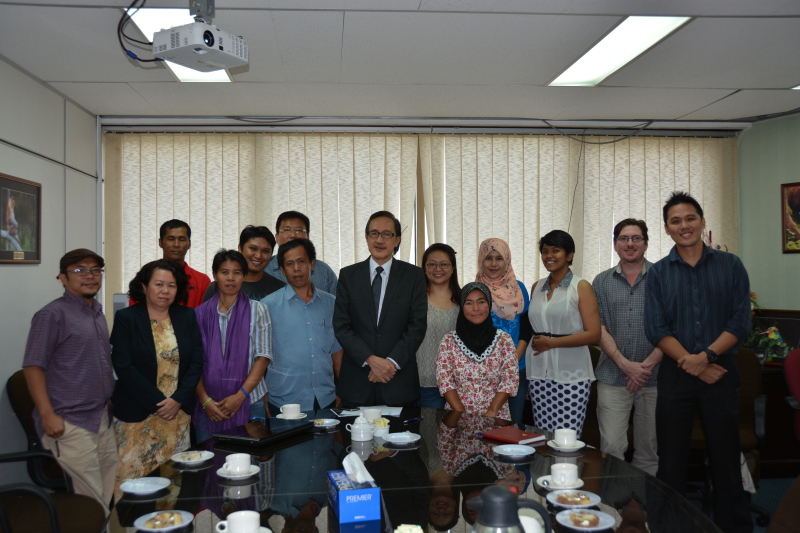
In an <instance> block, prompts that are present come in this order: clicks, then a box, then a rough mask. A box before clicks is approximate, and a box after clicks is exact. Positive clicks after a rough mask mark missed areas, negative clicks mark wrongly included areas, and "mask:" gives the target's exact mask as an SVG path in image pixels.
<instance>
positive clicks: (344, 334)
mask: <svg viewBox="0 0 800 533" xmlns="http://www.w3.org/2000/svg"><path fill="white" fill-rule="evenodd" d="M365 237H366V240H367V246H368V247H369V253H370V257H369V259H367V260H366V261H362V262H361V263H356V264H354V265H350V266H348V267H345V268H343V269H342V270H341V272H340V273H339V283H338V285H337V288H336V307H335V308H334V312H333V329H334V332H335V333H336V338H337V339H338V340H339V343H340V344H341V345H342V347H343V348H344V357H343V358H342V369H341V372H340V374H339V382H338V384H337V388H336V389H337V394H338V396H339V398H341V399H342V406H343V407H357V406H364V405H391V406H401V407H402V406H413V405H414V403H415V401H416V400H417V398H419V375H418V371H417V358H416V357H417V349H418V348H419V345H420V344H422V339H424V338H425V330H426V329H427V327H428V316H427V314H428V297H427V293H426V289H425V274H424V273H423V271H422V269H421V268H419V267H416V266H414V265H411V264H409V263H406V262H404V261H400V260H399V259H398V260H395V259H394V254H395V253H397V250H399V249H400V238H401V228H400V221H399V220H397V219H396V218H395V216H394V215H393V214H391V213H390V212H388V211H378V212H376V213H373V214H372V216H370V217H369V220H368V221H367V226H366V229H365Z"/></svg>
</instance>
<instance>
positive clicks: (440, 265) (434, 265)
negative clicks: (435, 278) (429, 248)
mask: <svg viewBox="0 0 800 533" xmlns="http://www.w3.org/2000/svg"><path fill="white" fill-rule="evenodd" d="M451 266H452V265H450V263H444V262H442V263H434V262H433V261H431V262H430V263H425V268H427V269H428V270H436V269H437V268H441V269H442V270H447V269H448V268H450V267H451Z"/></svg>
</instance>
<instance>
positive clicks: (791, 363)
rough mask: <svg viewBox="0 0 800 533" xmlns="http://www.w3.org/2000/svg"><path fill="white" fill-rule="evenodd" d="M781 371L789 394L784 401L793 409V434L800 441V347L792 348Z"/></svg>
mask: <svg viewBox="0 0 800 533" xmlns="http://www.w3.org/2000/svg"><path fill="white" fill-rule="evenodd" d="M783 373H784V375H785V376H786V384H787V385H788V386H789V393H790V394H791V396H787V397H786V401H787V402H789V405H790V406H791V407H792V409H794V434H795V436H796V437H797V440H798V441H800V348H798V349H797V350H792V351H791V352H789V355H787V356H786V361H784V363H783Z"/></svg>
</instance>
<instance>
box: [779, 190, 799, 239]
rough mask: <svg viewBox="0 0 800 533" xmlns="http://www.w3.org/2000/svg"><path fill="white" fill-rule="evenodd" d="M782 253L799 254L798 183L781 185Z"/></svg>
mask: <svg viewBox="0 0 800 533" xmlns="http://www.w3.org/2000/svg"><path fill="white" fill-rule="evenodd" d="M781 233H782V235H781V239H782V242H783V253H785V254H796V253H800V182H797V183H784V184H782V185H781Z"/></svg>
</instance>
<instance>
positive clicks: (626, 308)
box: [23, 193, 750, 531]
mask: <svg viewBox="0 0 800 533" xmlns="http://www.w3.org/2000/svg"><path fill="white" fill-rule="evenodd" d="M663 216H664V227H665V231H666V232H667V234H668V235H670V236H671V237H672V239H673V240H674V242H675V247H674V248H673V249H672V251H671V252H670V254H669V255H668V256H667V257H665V258H664V259H662V260H661V261H659V262H657V263H655V264H653V263H650V262H649V261H647V260H646V259H644V254H645V251H646V250H647V243H648V233H647V225H646V224H645V223H644V222H643V221H641V220H635V219H625V220H622V221H621V222H619V223H618V224H617V225H616V227H615V228H614V236H613V238H614V248H615V251H616V253H617V254H618V256H619V263H618V264H617V266H615V267H613V268H611V269H609V270H607V271H605V272H602V273H600V274H599V275H598V276H597V277H596V278H595V280H594V283H593V284H590V283H589V282H588V281H586V280H583V279H581V278H579V277H578V276H577V275H575V274H574V273H573V272H572V270H571V268H570V266H571V265H572V262H573V259H574V257H575V253H576V249H575V243H574V241H573V239H572V237H571V236H570V235H569V234H568V233H566V232H564V231H561V230H555V231H551V232H549V233H547V234H546V235H544V236H543V237H542V238H541V239H540V241H539V251H540V254H541V260H542V264H543V266H544V268H545V270H546V271H547V272H548V275H547V276H546V277H544V278H542V279H540V280H538V281H537V282H535V283H534V284H533V285H532V286H531V290H530V293H528V291H527V290H526V287H525V285H524V284H523V283H522V282H521V281H520V280H517V278H516V276H515V274H514V269H513V267H512V265H511V251H510V249H509V246H508V244H507V243H506V242H505V241H504V240H502V239H498V238H492V239H487V240H485V241H483V242H482V243H481V245H480V250H479V260H478V265H477V272H476V274H475V281H473V282H470V283H467V284H466V285H465V286H464V287H463V288H462V287H461V286H460V285H459V281H458V273H457V268H456V251H455V250H454V249H453V248H452V247H450V246H448V245H447V244H442V243H436V244H433V245H431V246H430V247H429V248H428V249H427V250H426V251H425V253H424V254H423V257H422V261H421V264H422V268H420V267H417V266H414V265H411V264H409V263H406V262H404V261H401V260H399V259H396V258H394V255H395V253H396V252H397V251H398V250H399V247H400V241H401V239H402V234H401V232H402V229H401V224H400V221H399V220H398V219H397V218H396V217H395V216H394V215H393V214H392V213H390V212H388V211H378V212H376V213H374V214H372V215H371V216H370V218H369V220H368V221H367V223H366V226H365V230H364V232H365V239H366V243H367V246H368V248H369V252H370V257H369V258H367V259H366V260H364V261H362V262H359V263H356V264H354V265H351V266H347V267H344V268H342V269H341V271H340V273H339V277H338V279H337V277H336V275H335V274H334V273H333V271H332V269H331V268H330V267H329V266H328V265H326V264H325V263H324V262H323V261H321V260H319V259H317V257H316V249H315V247H314V245H313V243H312V242H311V241H310V240H309V239H308V236H309V230H310V227H309V220H308V218H307V217H306V216H305V215H303V214H302V213H299V212H296V211H289V212H286V213H282V214H281V215H280V216H279V217H278V220H277V222H276V233H275V234H274V235H273V233H272V232H271V231H270V230H269V229H268V228H266V227H263V226H258V227H257V226H248V227H247V228H245V229H244V230H243V231H242V233H241V236H240V240H239V246H238V250H220V251H219V252H218V253H217V254H216V255H215V257H214V260H213V264H212V273H213V278H214V279H213V282H212V280H211V279H209V278H208V277H207V276H205V275H204V274H202V273H200V272H198V271H196V270H194V269H192V268H191V267H189V265H188V264H187V263H186V261H185V257H186V253H187V251H188V250H189V248H190V247H191V230H190V228H189V226H188V224H186V223H185V222H182V221H179V220H170V221H168V222H165V223H164V224H163V225H162V227H161V233H160V238H159V246H160V247H161V249H162V250H163V258H162V259H159V260H157V261H153V262H151V263H148V264H146V265H144V266H143V267H142V269H141V270H140V271H139V272H138V273H137V274H136V276H135V277H134V279H133V280H132V281H131V282H130V285H129V295H130V298H131V303H132V305H131V306H130V307H128V308H126V309H123V310H120V311H118V312H117V314H116V316H115V320H114V327H113V331H112V332H111V335H110V342H109V335H108V331H107V328H106V325H105V319H104V317H103V313H102V308H101V306H100V303H99V302H98V301H97V300H96V299H95V298H94V296H95V295H96V293H97V291H98V290H99V289H100V286H101V282H102V272H103V267H104V261H103V258H102V257H100V256H99V255H97V254H95V253H94V252H92V251H90V250H86V249H79V250H73V251H72V252H69V253H67V254H66V255H65V256H64V257H63V258H62V259H61V265H60V267H61V271H60V274H59V276H58V279H60V280H61V282H62V284H63V285H64V288H65V292H64V295H63V296H62V297H61V298H59V299H57V300H55V301H54V302H51V303H50V304H48V305H47V306H45V307H44V308H43V309H42V310H40V311H39V312H38V313H37V314H36V315H35V316H34V319H33V322H32V327H31V333H30V336H29V340H28V346H27V349H26V354H25V360H24V363H23V366H24V369H25V375H26V377H27V379H28V383H29V388H30V390H31V394H32V397H33V399H34V403H35V404H36V410H35V421H36V424H37V430H38V431H39V433H40V435H41V436H42V441H43V444H44V445H45V447H47V448H48V449H51V450H54V453H55V454H56V456H57V458H58V459H59V462H61V463H62V465H64V467H65V469H66V470H67V472H68V473H69V474H70V475H71V476H72V477H73V480H74V483H75V488H76V491H77V492H80V493H84V494H89V495H92V496H94V497H95V498H96V499H98V500H99V501H101V502H102V503H104V505H106V506H107V505H108V503H109V502H110V500H111V495H112V494H113V491H114V489H115V487H117V488H118V486H119V483H120V481H123V480H124V479H127V478H133V477H139V476H142V475H145V474H147V473H148V472H149V471H151V470H152V469H154V468H155V467H156V466H158V465H159V464H161V463H164V462H166V461H167V460H168V459H169V457H170V456H171V455H172V454H173V453H175V452H178V451H182V450H184V449H186V448H187V447H188V446H189V445H190V429H189V428H190V425H192V426H193V427H194V433H195V435H196V438H197V440H198V441H202V440H205V439H207V438H209V437H210V436H211V435H212V434H213V433H215V432H218V431H221V430H225V429H228V428H231V427H235V426H237V425H241V424H243V423H245V422H247V421H248V419H252V418H259V417H266V416H275V415H277V414H278V413H279V412H280V406H282V405H284V404H287V403H298V404H300V405H301V409H302V410H304V411H311V410H319V409H323V408H328V407H333V406H342V407H356V406H366V405H383V404H385V405H391V406H421V407H436V408H443V407H444V408H446V409H450V410H454V411H460V412H465V413H474V414H480V415H485V416H490V417H499V418H504V419H510V420H513V421H514V422H518V423H522V413H523V409H524V406H525V400H526V397H529V398H530V401H531V407H532V411H533V417H534V425H535V426H536V427H538V428H540V429H545V430H550V431H553V430H555V429H557V428H572V429H575V430H576V431H577V432H578V435H580V433H581V431H582V428H583V423H584V420H585V417H586V407H587V404H588V399H589V391H590V388H591V382H592V381H594V380H595V372H596V374H597V379H598V381H599V383H598V410H597V416H598V420H599V423H600V429H601V438H602V443H601V445H602V448H603V450H604V451H607V452H608V453H611V454H613V455H616V456H618V457H623V455H624V452H625V450H626V448H627V427H628V420H629V417H630V413H631V409H634V427H635V439H634V447H635V453H634V464H635V465H637V466H639V467H641V468H642V469H644V470H646V471H648V472H650V473H653V474H655V473H656V472H657V474H658V476H659V477H660V478H661V479H663V480H664V481H666V482H667V483H669V484H670V485H672V486H673V487H675V488H677V489H678V490H683V489H684V484H685V478H686V464H687V460H688V449H689V436H690V433H691V424H692V419H693V413H694V412H695V411H696V410H698V411H699V412H700V415H701V419H702V421H703V425H704V429H705V430H706V434H707V442H708V449H709V458H710V464H711V469H712V476H713V479H714V487H715V493H716V495H717V496H716V498H715V516H716V517H717V523H718V524H719V525H720V526H721V527H722V528H723V529H724V530H726V531H735V530H736V531H738V530H742V531H744V530H747V529H745V528H742V526H741V524H742V523H745V519H746V520H747V523H749V516H747V517H744V516H738V515H737V512H736V511H734V512H731V510H730V509H731V504H732V502H736V501H739V499H740V498H744V494H743V492H742V486H741V482H740V477H739V455H738V450H739V447H738V429H737V428H738V414H737V412H736V406H737V403H736V386H737V376H736V366H735V359H734V353H735V350H736V348H737V346H738V345H739V344H740V343H741V341H742V340H743V339H745V338H746V337H747V334H748V333H749V327H750V326H749V305H748V304H749V298H748V294H749V292H748V291H749V284H748V279H747V273H746V272H745V270H744V267H743V266H742V264H741V262H740V261H739V259H738V258H736V256H734V255H732V254H726V253H721V252H717V251H715V250H712V249H710V248H708V247H707V246H705V245H704V244H703V242H702V240H701V237H702V231H703V229H704V227H705V220H704V218H703V213H702V208H701V207H700V205H699V203H697V201H696V200H695V199H694V198H692V197H691V196H690V195H688V194H686V193H673V195H672V196H671V197H670V198H669V200H668V201H667V203H666V204H665V205H664V208H663ZM276 237H277V238H276ZM276 246H277V253H273V252H274V251H275V248H276ZM193 308H194V309H193ZM592 344H599V345H600V347H601V349H602V355H601V359H600V362H599V364H598V366H597V368H596V369H595V368H593V365H592V361H591V358H590V355H589V348H588V346H589V345H592ZM664 354H666V356H667V357H663V355H664ZM662 359H663V361H662ZM660 363H663V364H660ZM112 367H113V370H114V371H116V377H117V382H116V386H115V382H114V376H113V373H112ZM112 406H113V407H112ZM87 443H90V446H89V449H90V450H92V451H91V453H87V451H86V450H87ZM117 449H118V450H119V451H118V452H117ZM78 456H80V457H78ZM734 481H735V483H734ZM740 508H744V507H743V506H740ZM723 509H725V512H722V510H723ZM726 520H730V521H731V522H730V523H728V522H726ZM736 527H739V528H740V529H736Z"/></svg>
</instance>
